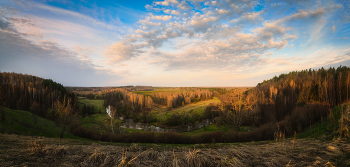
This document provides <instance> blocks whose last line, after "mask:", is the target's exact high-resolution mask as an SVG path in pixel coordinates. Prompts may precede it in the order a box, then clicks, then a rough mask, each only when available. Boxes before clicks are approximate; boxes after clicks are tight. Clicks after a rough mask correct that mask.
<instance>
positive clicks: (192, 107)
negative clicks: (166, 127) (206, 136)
mask: <svg viewBox="0 0 350 167" xmlns="http://www.w3.org/2000/svg"><path fill="white" fill-rule="evenodd" d="M220 102H221V101H220V100H219V99H218V98H217V97H214V98H213V99H210V100H206V101H199V102H197V103H192V104H188V105H185V106H181V107H178V108H172V109H171V110H168V109H161V110H158V111H153V112H157V113H158V114H157V119H158V120H164V119H168V118H169V117H170V116H171V114H175V113H183V112H190V111H191V112H197V113H198V114H199V115H202V114H203V113H204V111H205V108H206V107H207V106H208V105H209V104H210V103H220Z"/></svg>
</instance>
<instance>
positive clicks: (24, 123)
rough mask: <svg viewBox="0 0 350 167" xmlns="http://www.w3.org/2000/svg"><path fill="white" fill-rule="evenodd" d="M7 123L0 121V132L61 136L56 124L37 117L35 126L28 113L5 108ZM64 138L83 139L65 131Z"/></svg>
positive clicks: (59, 128)
mask: <svg viewBox="0 0 350 167" xmlns="http://www.w3.org/2000/svg"><path fill="white" fill-rule="evenodd" d="M5 114H6V116H5V121H4V122H1V121H0V132H1V133H7V134H18V135H29V136H45V137H54V138H56V137H57V138H58V137H59V136H60V134H61V127H58V126H56V124H55V122H53V121H50V120H47V119H44V118H42V117H39V116H36V117H37V118H38V121H37V124H36V125H35V124H34V118H33V116H32V114H31V113H30V112H28V111H22V110H12V109H8V108H5ZM64 138H71V139H81V138H79V137H76V136H74V135H72V134H70V133H69V129H67V130H66V131H65V134H64Z"/></svg>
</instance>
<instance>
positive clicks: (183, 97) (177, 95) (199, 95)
mask: <svg viewBox="0 0 350 167" xmlns="http://www.w3.org/2000/svg"><path fill="white" fill-rule="evenodd" d="M215 95H216V91H210V90H208V89H199V88H182V92H171V91H169V92H156V93H152V94H151V97H152V99H153V101H154V102H155V103H158V104H162V105H165V106H167V107H169V108H174V107H179V106H184V105H186V104H191V103H194V102H199V101H202V100H208V99H212V98H213V97H214V96H215Z"/></svg>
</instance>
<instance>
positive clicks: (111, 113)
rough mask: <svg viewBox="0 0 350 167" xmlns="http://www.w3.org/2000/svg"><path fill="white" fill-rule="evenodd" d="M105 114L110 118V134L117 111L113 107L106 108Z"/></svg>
mask: <svg viewBox="0 0 350 167" xmlns="http://www.w3.org/2000/svg"><path fill="white" fill-rule="evenodd" d="M106 112H107V114H108V116H109V117H110V118H111V128H112V133H114V129H113V119H114V118H115V116H116V115H117V109H116V108H114V107H113V106H112V107H111V106H108V108H106Z"/></svg>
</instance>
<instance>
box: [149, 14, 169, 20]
mask: <svg viewBox="0 0 350 167" xmlns="http://www.w3.org/2000/svg"><path fill="white" fill-rule="evenodd" d="M171 18H172V16H168V15H163V16H152V17H151V19H155V20H161V21H168V20H170V19H171Z"/></svg>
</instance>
